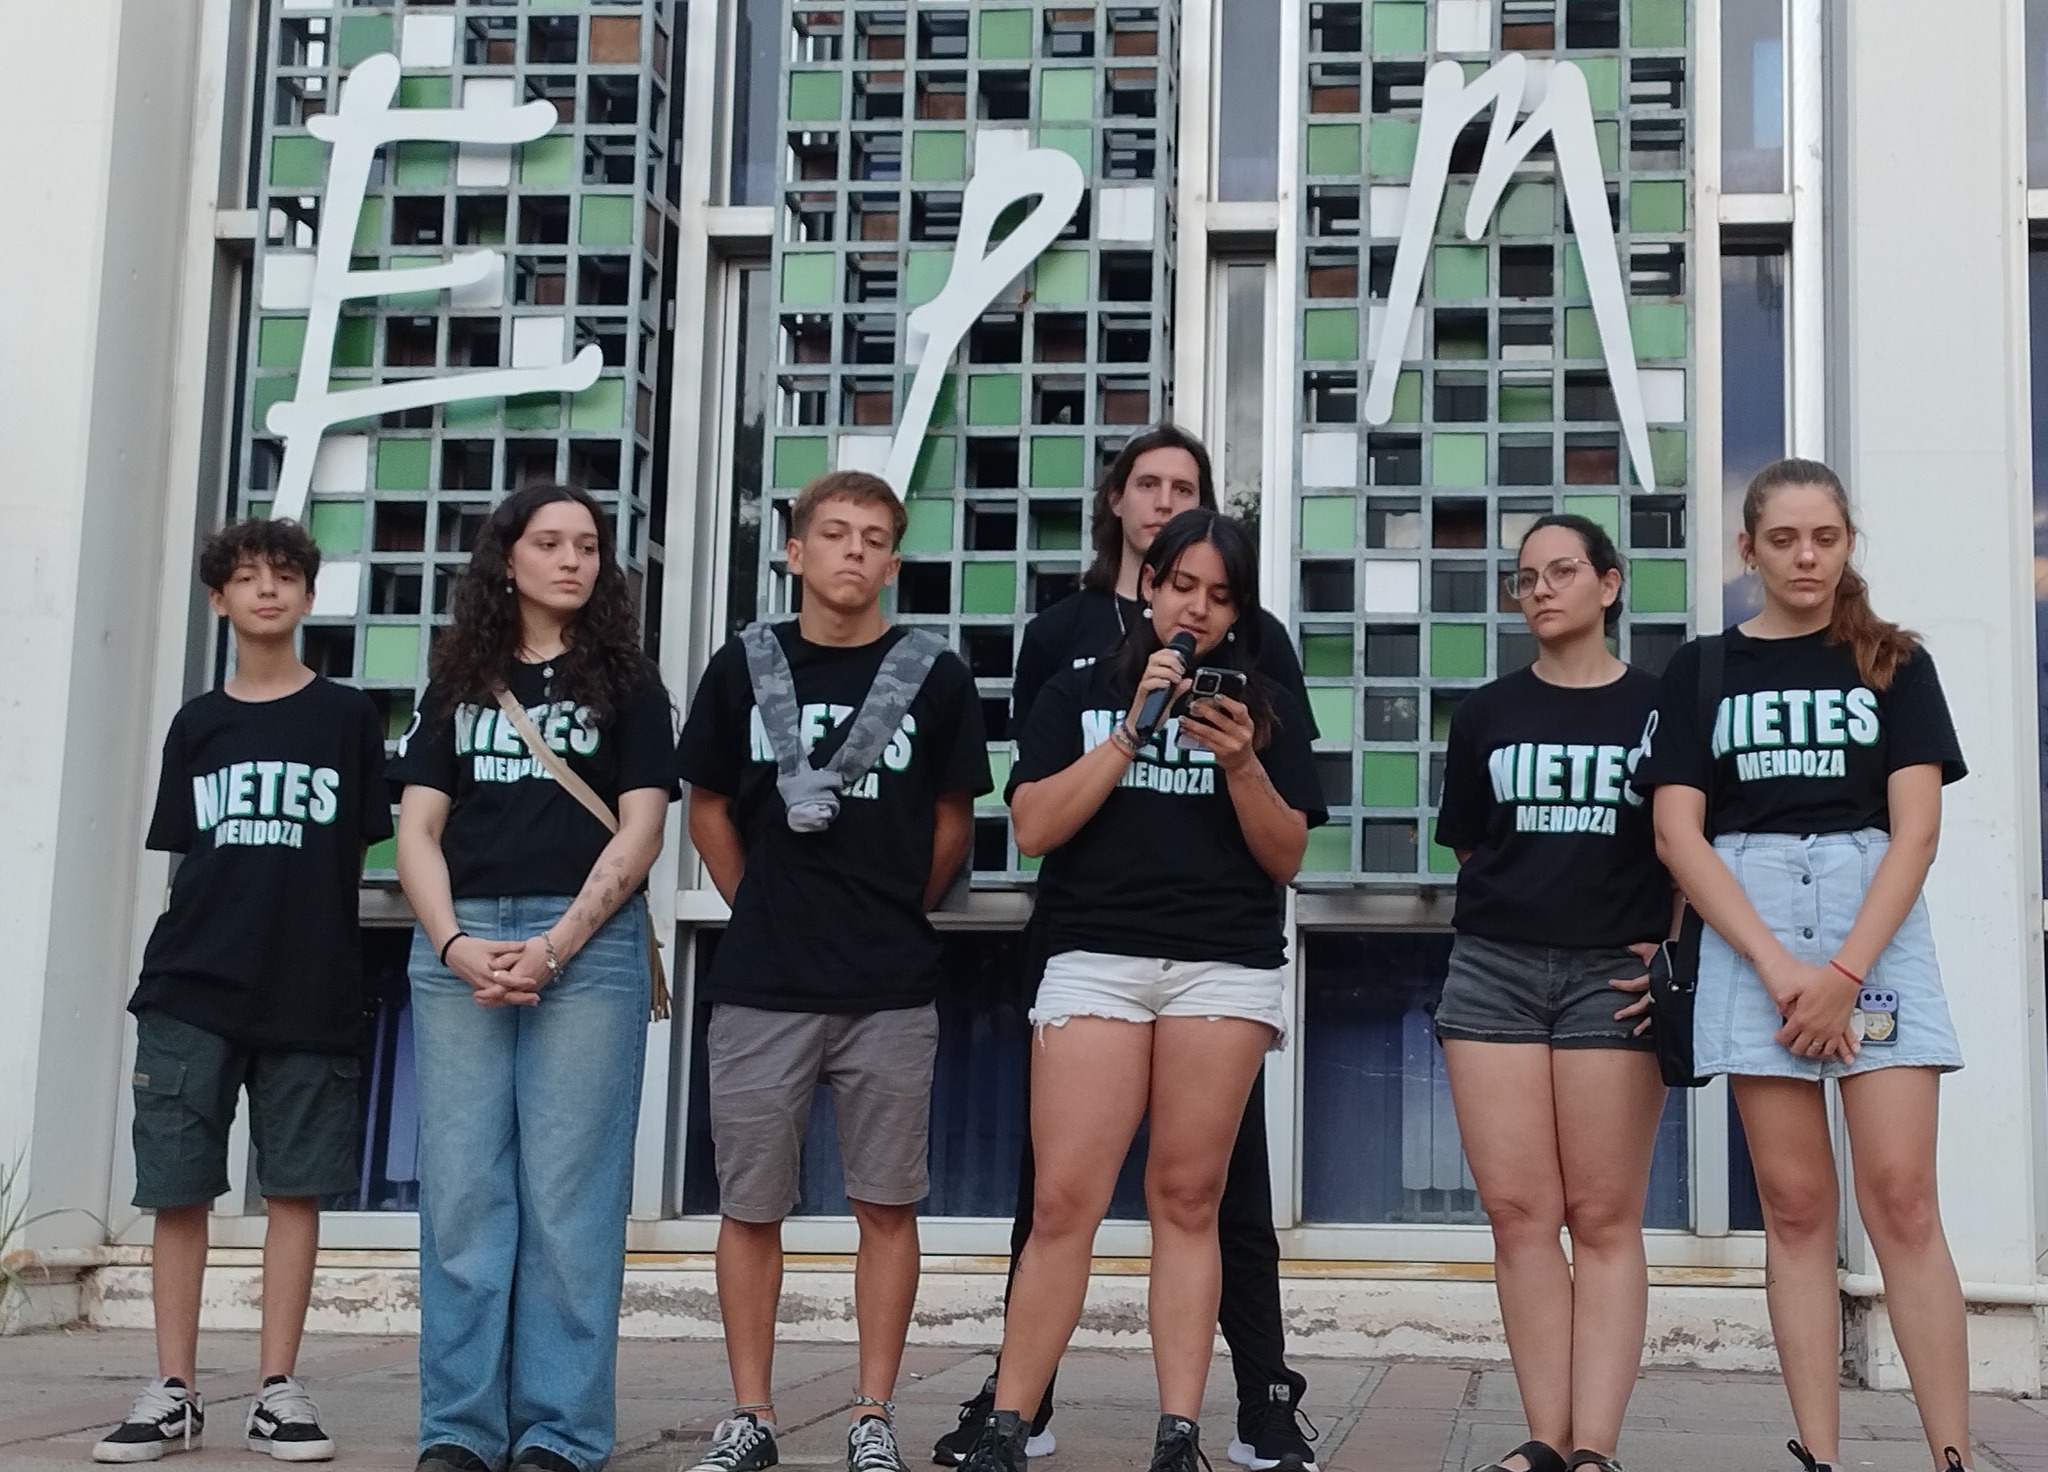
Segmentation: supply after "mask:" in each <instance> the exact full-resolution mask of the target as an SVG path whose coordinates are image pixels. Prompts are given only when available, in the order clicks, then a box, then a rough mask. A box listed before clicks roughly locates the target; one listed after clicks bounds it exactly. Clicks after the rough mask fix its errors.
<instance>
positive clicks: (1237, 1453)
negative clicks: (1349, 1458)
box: [1227, 1437, 1320, 1472]
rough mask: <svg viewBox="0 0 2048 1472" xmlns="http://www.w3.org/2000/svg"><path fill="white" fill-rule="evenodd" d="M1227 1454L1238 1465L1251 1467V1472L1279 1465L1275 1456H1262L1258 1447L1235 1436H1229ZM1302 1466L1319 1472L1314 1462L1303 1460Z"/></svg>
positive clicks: (1310, 1471)
mask: <svg viewBox="0 0 2048 1472" xmlns="http://www.w3.org/2000/svg"><path fill="white" fill-rule="evenodd" d="M1227 1455H1228V1456H1229V1458H1230V1460H1231V1461H1233V1462H1235V1463H1237V1465H1238V1466H1240V1467H1249V1468H1251V1469H1252V1472H1270V1469H1272V1468H1274V1467H1277V1466H1279V1465H1280V1463H1279V1460H1278V1459H1277V1458H1273V1457H1262V1456H1260V1455H1259V1453H1258V1448H1256V1447H1254V1446H1253V1445H1252V1444H1251V1443H1250V1442H1248V1441H1239V1440H1237V1439H1236V1438H1235V1437H1232V1438H1231V1442H1230V1451H1229V1452H1228V1453H1227ZM1302 1466H1303V1467H1304V1468H1306V1469H1307V1472H1320V1469H1319V1468H1318V1467H1317V1466H1316V1464H1315V1463H1314V1462H1303V1463H1302Z"/></svg>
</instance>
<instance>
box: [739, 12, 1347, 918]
mask: <svg viewBox="0 0 2048 1472" xmlns="http://www.w3.org/2000/svg"><path fill="white" fill-rule="evenodd" d="M782 24H783V27H784V28H785V29H784V34H783V36H782V37H781V38H780V44H779V45H778V46H777V48H776V50H777V51H778V53H779V54H780V55H781V56H782V57H783V58H784V59H783V61H782V62H781V65H780V69H779V72H778V73H777V85H776V89H775V92H774V93H773V95H774V96H775V97H776V99H777V102H778V106H779V111H780V116H779V117H778V118H777V120H776V122H777V128H776V139H777V142H778V143H783V142H788V143H789V145H790V147H791V148H794V149H798V150H808V151H805V152H803V153H802V156H801V157H800V158H793V159H792V161H791V167H790V168H788V169H786V170H785V171H784V172H783V174H782V176H781V177H780V179H779V181H778V183H777V185H776V188H777V189H778V191H779V196H778V197H779V202H780V205H781V208H780V210H779V211H778V214H779V216H780V220H781V222H782V223H780V224H778V227H777V230H776V233H775V240H774V244H773V247H772V255H771V259H770V261H769V264H768V266H767V268H766V270H765V271H764V272H761V273H760V277H761V279H762V281H763V286H764V292H765V295H766V296H767V297H768V300H767V301H765V302H763V303H761V310H760V313H759V317H758V321H757V326H756V328H755V329H753V330H757V331H758V332H759V333H760V336H759V337H758V338H750V339H749V340H750V341H758V342H759V343H760V345H761V346H760V357H761V360H762V361H761V362H759V363H750V364H749V365H748V367H747V373H748V375H749V382H750V383H751V384H754V385H758V389H757V390H754V391H756V392H758V393H759V395H760V403H761V415H760V422H761V424H762V428H761V431H760V432H761V434H762V437H763V441H764V442H763V444H762V448H761V451H760V454H759V456H758V459H757V460H755V461H753V462H750V466H751V464H758V465H759V466H760V467H761V469H760V471H758V472H755V471H753V470H751V468H750V467H749V468H745V469H743V471H742V473H743V474H758V476H759V480H760V482H761V483H760V484H758V485H754V486H751V487H749V486H742V487H740V497H741V498H747V497H751V500H750V501H748V502H747V504H748V507H749V509H748V511H747V513H746V514H747V517H748V518H749V519H748V520H747V522H746V523H745V524H744V525H736V526H735V529H734V540H733V544H732V545H733V546H734V548H735V550H736V553H737V554H738V555H746V556H750V557H752V558H753V559H754V561H753V565H752V567H751V568H750V569H748V570H747V573H746V575H744V576H743V575H742V574H741V572H740V571H739V570H737V569H736V570H735V572H734V582H735V586H736V588H739V589H741V590H742V591H740V592H738V593H737V594H736V597H735V602H734V606H733V607H732V608H730V609H729V610H728V614H729V616H730V617H731V618H732V619H733V620H735V621H737V620H742V619H744V618H747V617H752V616H756V615H758V614H775V613H780V612H783V611H786V610H787V609H789V608H790V607H791V606H792V604H793V602H794V598H793V594H792V590H791V589H790V588H789V586H788V579H787V572H786V570H785V568H784V566H783V560H782V546H783V541H782V533H783V531H784V526H785V515H786V507H787V506H788V504H789V498H790V496H791V495H792V494H793V492H794V491H795V490H796V489H797V488H798V487H799V486H801V485H802V484H803V483H804V482H805V481H806V480H808V479H810V478H811V477H812V476H814V475H816V474H818V473H820V472H822V471H824V470H825V469H827V468H828V467H829V466H833V465H841V466H846V465H864V466H873V465H877V464H880V463H881V462H882V460H883V457H884V454H885V452H886V449H887V439H888V435H889V434H890V432H891V430H892V428H893V427H894V425H895V424H896V423H898V422H899V421H900V417H901V415H902V414H903V411H904V406H905V403H906V402H907V398H908V395H909V393H910V391H911V387H912V385H913V383H914V382H915V376H916V374H915V365H914V364H912V363H911V362H909V361H908V360H907V356H906V349H907V347H908V343H909V337H908V333H907V331H906V328H905V326H904V323H903V318H904V317H905V315H906V314H908V313H909V312H910V311H911V310H913V309H914V308H916V307H918V306H920V305H922V304H924V303H928V302H930V301H932V300H933V299H934V298H936V297H937V296H938V295H939V293H940V292H941V291H942V290H943V289H944V287H945V284H946V282H947V279H948V274H949V272H950V271H951V270H952V268H953V267H954V265H955V264H956V260H955V251H956V240H957V238H958V224H957V222H958V220H959V216H960V209H961V197H962V192H963V186H964V185H965V184H966V183H967V182H968V181H970V180H971V179H972V178H973V177H974V175H975V173H976V171H977V169H980V168H993V169H996V170H998V171H999V170H1000V169H1001V168H1002V167H1003V165H1002V162H1001V160H1002V159H1003V158H1004V157H1005V156H1006V154H1005V150H1010V149H1015V148H1017V147H1018V146H1020V145H1024V146H1031V147H1038V148H1046V149H1053V150H1057V151H1060V152H1063V153H1065V154H1067V155H1068V156H1069V157H1070V158H1072V159H1073V160H1074V161H1075V162H1076V163H1077V164H1079V165H1080V167H1081V170H1082V173H1083V176H1084V178H1085V180H1086V182H1087V186H1088V190H1089V196H1088V197H1089V201H1090V203H1089V210H1090V220H1089V223H1088V228H1084V229H1074V230H1070V231H1068V232H1066V233H1065V234H1064V235H1063V236H1062V237H1061V238H1060V239H1059V240H1058V241H1057V242H1056V243H1055V244H1054V245H1053V247H1052V248H1051V249H1049V250H1047V251H1045V252H1044V253H1042V254H1041V255H1040V256H1039V257H1038V259H1036V260H1035V261H1033V262H1031V263H1030V264H1028V265H1026V266H1025V267H1024V269H1023V271H1022V272H1021V274H1020V275H1019V277H1018V278H1017V280H1016V282H1015V283H1014V284H1013V285H1012V286H1011V287H1010V289H1009V290H1008V291H1007V292H1005V293H1004V294H1003V295H1002V296H1001V297H1000V298H999V299H998V300H997V301H996V302H995V303H994V304H993V305H991V306H990V307H989V308H988V309H987V310H986V311H985V312H984V313H983V314H982V317H981V319H980V320H979V321H978V322H977V323H976V325H975V328H974V331H973V332H972V333H971V334H970V340H969V342H968V343H967V344H965V345H964V346H963V349H962V351H961V352H960V353H959V355H958V356H957V358H956V359H955V361H954V362H953V363H951V364H950V365H948V371H947V372H946V375H945V378H944V380H943V385H944V386H943V388H942V390H941V393H940V397H939V402H938V406H937V408H936V409H935V411H934V413H933V415H932V428H931V432H930V433H929V434H928V435H927V436H926V438H925V440H924V443H923V444H922V445H921V446H920V447H919V449H918V452H917V455H916V458H915V464H914V468H913V470H912V471H911V473H910V477H909V482H910V483H909V485H908V486H907V487H905V488H904V489H906V490H907V491H908V492H909V501H908V510H909V514H910V524H909V527H908V530H907V531H906V532H905V535H904V541H903V550H904V551H905V552H906V554H909V555H908V556H907V558H906V561H905V564H904V567H903V572H902V576H901V577H900V578H899V579H898V582H897V584H896V587H895V589H894V592H893V593H892V595H891V601H892V614H893V616H894V617H896V618H899V619H901V620H903V621H905V622H910V623H918V624H923V625H926V626H929V627H933V628H936V629H939V630H941V631H942V632H944V633H945V634H946V636H947V637H948V639H949V640H950V641H951V642H952V643H953V644H954V645H955V646H956V647H957V648H960V649H961V650H962V652H963V654H965V655H966V656H967V657H968V658H969V660H970V663H971V664H973V665H974V667H975V669H976V672H977V676H978V680H977V683H978V685H979V688H980V691H981V695H982V699H983V701H984V709H985V711H987V712H988V713H989V715H990V720H991V725H992V730H991V734H992V736H994V737H996V738H997V739H998V740H999V741H1000V739H1001V737H1002V736H1003V735H1004V734H1005V733H1004V732H1002V730H1001V729H1000V721H1001V719H1002V717H1001V714H1000V712H1001V710H1002V708H1003V703H1004V700H1005V697H1006V696H1007V693H1008V690H1009V680H1010V673H1011V671H1012V669H1013V667H1014V646H1015V640H1016V638H1017V636H1018V634H1019V633H1020V632H1021V629H1022V627H1023V625H1024V624H1025V623H1026V622H1027V621H1028V620H1029V618H1030V617H1031V615H1033V614H1034V613H1036V612H1037V611H1038V610H1039V608H1041V607H1042V606H1044V605H1045V604H1047V603H1048V602H1050V601H1052V600H1054V599H1056V598H1058V597H1059V596H1061V595H1062V594H1064V593H1065V592H1066V591H1068V590H1069V589H1071V588H1073V587H1074V586H1075V585H1076V583H1077V582H1078V579H1079V575H1080V572H1081V569H1082V567H1083V566H1084V565H1085V562H1086V560H1087V558H1088V556H1089V552H1090V549H1089V545H1088V537H1087V534H1086V526H1085V516H1086V509H1085V508H1086V506H1087V502H1088V497H1089V493H1090V491H1091V490H1092V488H1093V486H1094V485H1095V483H1096V481H1097V479H1098V477H1099V476H1100V474H1101V471H1102V468H1103V467H1104V465H1105V464H1106V463H1107V462H1108V461H1109V460H1110V459H1111V458H1112V457H1113V456H1114V455H1115V453H1116V450H1117V449H1118V447H1119V446H1120V445H1121V444H1122V443H1123V442H1124V440H1125V439H1127V438H1128V437H1129V436H1130V435H1131V434H1133V433H1135V432H1137V431H1138V430H1140V429H1142V428H1143V427H1144V426H1145V425H1146V424H1148V423H1150V422H1152V421H1153V420H1155V419H1157V418H1160V417H1163V416H1164V415H1165V414H1166V413H1167V412H1168V406H1169V404H1170V402H1171V398H1170V393H1169V390H1170V388H1171V383H1172V365H1173V353H1172V347H1173V338H1172V331H1171V325H1170V307H1171V304H1172V302H1173V300H1174V297H1175V287H1176V282H1175V278H1174V254H1175V253H1174V242H1175V222H1174V208H1175V199H1176V193H1177V188H1178V182H1179V181H1178V179H1177V177H1176V173H1175V170H1176V168H1177V167H1178V166H1179V160H1178V159H1177V157H1176V146H1175V145H1176V129H1177V121H1178V118H1177V111H1176V107H1177V101H1176V88H1177V78H1176V76H1175V71H1174V68H1175V61H1176V58H1177V57H1178V55H1179V54H1180V45H1181V41H1180V36H1179V33H1178V25H1179V6H1178V4H1177V3H1174V0H1167V3H1165V4H1163V5H1160V6H1156V7H1154V6H1136V7H1126V6H1098V7H1047V6H1043V5H1038V4H1019V3H1016V0H994V3H991V4H988V5H985V6H984V5H975V6H970V7H956V8H955V9H953V10H942V9H932V8H931V7H911V8H908V9H903V8H898V9H895V10H890V9H887V8H879V9H878V8H876V7H873V6H866V5H863V6H841V5H829V6H826V7H823V8H818V7H809V6H799V5H795V4H791V5H788V6H786V7H784V8H783V10H782ZM883 63H886V64H883ZM1337 121H1339V122H1340V124H1341V126H1340V129H1339V132H1340V133H1341V134H1343V135H1345V136H1344V137H1333V138H1332V139H1331V140H1330V143H1329V144H1328V145H1327V146H1328V147H1329V148H1331V149H1332V150H1333V151H1331V152H1330V153H1329V154H1328V155H1327V157H1326V162H1329V163H1330V164H1332V165H1333V166H1335V167H1336V168H1337V169H1338V171H1339V176H1340V177H1341V176H1342V175H1344V174H1346V173H1348V174H1349V175H1350V176H1351V177H1353V178H1355V177H1356V175H1357V173H1358V169H1359V166H1360V163H1361V158H1360V146H1361V137H1362V134H1363V131H1364V128H1363V123H1362V121H1361V120H1359V119H1355V118H1347V119H1341V120H1337ZM1347 140H1348V141H1347ZM1024 213H1025V210H1024V209H1022V208H1017V207H1012V208H1011V209H1010V210H1009V211H1008V212H1007V213H1006V214H1005V215H1004V217H1003V218H1002V219H1001V220H1000V221H999V222H998V224H997V226H996V230H995V234H996V237H997V238H998V239H1000V238H1002V237H1003V236H1004V235H1006V234H1007V233H1008V232H1009V230H1011V229H1012V228H1014V226H1015V225H1016V223H1017V222H1018V220H1019V219H1021V218H1022V217H1023V215H1024ZM1112 226H1114V227H1116V228H1110V227H1112ZM1332 305H1333V306H1335V307H1336V308H1337V315H1336V316H1335V317H1333V318H1331V319H1330V320H1329V321H1327V322H1325V323H1322V324H1321V325H1319V326H1318V327H1317V329H1316V330H1317V332H1318V334H1319V339H1318V340H1319V341H1327V343H1328V344H1329V346H1330V348H1331V350H1332V351H1333V352H1339V353H1341V354H1342V356H1341V357H1340V358H1338V359H1336V360H1335V361H1342V362H1347V363H1348V362H1353V361H1355V359H1356V356H1357V354H1358V351H1359V337H1360V333H1361V327H1360V322H1361V320H1362V316H1361V313H1360V311H1359V309H1358V307H1357V304H1355V303H1351V302H1344V303H1336V304H1332ZM798 338H801V343H800V344H799V343H798V342H797V339H798ZM1347 338H1348V341H1347V340H1346V339H1347ZM736 522H737V518H736ZM756 527H758V530H757V529H756ZM743 546H744V548H745V551H744V553H740V552H739V549H741V548H742V547H743ZM976 813H977V819H976V821H977V824H978V830H977V834H976V859H975V863H976V868H977V871H979V872H981V873H983V874H993V875H998V876H1003V877H1006V878H1007V879H1010V880H1018V879H1021V878H1022V877H1024V876H1025V875H1028V874H1029V873H1030V872H1031V870H1032V869H1033V868H1034V867H1035V866H1032V865H1027V864H1025V863H1024V862H1022V860H1021V858H1020V856H1019V855H1018V854H1017V853H1016V850H1015V846H1014V844H1012V843H1010V842H1009V840H1008V837H1007V833H1006V832H1004V831H998V830H1000V829H1001V828H1002V827H1003V825H1004V823H1005V821H1006V819H1005V815H1004V813H1003V810H1002V807H1001V804H1000V802H999V801H996V800H988V801H984V802H982V803H980V804H978V805H977V808H976ZM990 825H995V826H994V827H991V826H990ZM998 840H1000V842H998Z"/></svg>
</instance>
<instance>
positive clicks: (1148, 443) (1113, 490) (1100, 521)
mask: <svg viewBox="0 0 2048 1472" xmlns="http://www.w3.org/2000/svg"><path fill="white" fill-rule="evenodd" d="M1153 450H1186V451H1187V452H1188V453H1189V454H1190V455H1192V456H1194V457H1195V486H1196V490H1197V492H1198V493H1199V496H1200V503H1201V505H1202V507H1203V508H1204V509H1205V510H1209V511H1214V510H1215V509H1216V472H1215V471H1214V470H1213V469H1212V468H1211V467H1210V465H1209V447H1208V446H1206V445H1204V444H1203V443H1202V442H1201V441H1200V440H1198V439H1196V438H1195V437H1194V436H1193V435H1191V434H1189V433H1188V432H1187V431H1186V430H1184V429H1182V428H1181V427H1180V426H1179V425H1178V424H1155V425H1153V426H1152V427H1151V428H1150V429H1148V430H1146V431H1145V432H1144V433H1143V434H1134V435H1132V436H1131V437H1130V439H1128V440H1126V441H1125V442H1124V447H1123V448H1122V449H1121V450H1119V451H1117V454H1116V459H1114V460H1112V461H1110V462H1109V469H1108V470H1105V471H1104V472H1103V473H1102V484H1100V485H1098V486H1097V487H1096V488H1095V504H1094V506H1093V507H1092V508H1091V509H1090V511H1089V517H1088V535H1089V540H1090V541H1091V542H1093V543H1094V546H1095V560H1094V561H1093V562H1091V563H1090V564H1088V571H1086V572H1084V573H1082V574H1081V586H1082V587H1084V588H1095V589H1098V590H1100V591H1103V592H1110V593H1113V592H1115V591H1116V579H1117V574H1118V573H1120V572H1122V571H1123V570H1124V524H1123V522H1122V520H1120V519H1119V518H1118V516H1117V514H1116V513H1115V512H1114V511H1112V510H1111V509H1110V506H1109V503H1110V501H1111V499H1112V498H1114V497H1116V496H1119V495H1121V494H1122V493H1123V489H1124V482H1126V481H1128V480H1129V479H1130V478H1131V468H1132V467H1133V466H1134V465H1136V464H1137V463H1138V457H1139V456H1140V455H1144V454H1149V453H1150V452H1151V451H1153Z"/></svg>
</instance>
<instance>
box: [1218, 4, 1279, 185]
mask: <svg viewBox="0 0 2048 1472" xmlns="http://www.w3.org/2000/svg"><path fill="white" fill-rule="evenodd" d="M1216 14H1217V16H1218V17H1219V23H1218V29H1219V31H1220V32H1221V34H1220V35H1219V36H1218V38H1217V58H1216V61H1217V76H1216V197H1217V198H1218V199H1275V198H1278V197H1279V190H1280V154H1279V149H1280V108H1279V95H1280V91H1279V83H1280V5H1279V0H1230V3H1229V4H1228V5H1219V6H1217V7H1216Z"/></svg>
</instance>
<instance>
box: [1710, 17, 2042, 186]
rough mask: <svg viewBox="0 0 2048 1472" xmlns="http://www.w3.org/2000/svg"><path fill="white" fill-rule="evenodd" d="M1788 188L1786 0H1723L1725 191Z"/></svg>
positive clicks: (1722, 166)
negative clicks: (1786, 161)
mask: <svg viewBox="0 0 2048 1472" xmlns="http://www.w3.org/2000/svg"><path fill="white" fill-rule="evenodd" d="M2039 3H2041V0H2032V4H2039ZM2029 8H2030V9H2031V8H2032V5H2031V4H2030V6H2029ZM1784 189H1785V9H1784V0H1722V3H1721V190H1722V192H1723V193H1724V194H1780V193H1782V192H1784Z"/></svg>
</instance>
